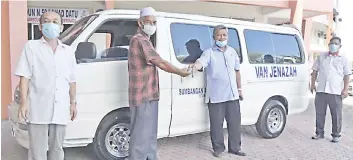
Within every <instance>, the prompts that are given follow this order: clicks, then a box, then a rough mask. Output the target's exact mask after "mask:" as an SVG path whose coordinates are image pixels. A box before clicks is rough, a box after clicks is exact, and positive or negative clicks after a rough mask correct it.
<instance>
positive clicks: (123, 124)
mask: <svg viewBox="0 0 353 160" xmlns="http://www.w3.org/2000/svg"><path fill="white" fill-rule="evenodd" d="M114 131H118V132H116V133H113V132H114ZM129 132H130V112H129V110H128V109H122V110H120V111H113V112H111V113H109V114H108V115H107V116H105V117H104V118H103V120H102V121H101V123H100V124H99V127H98V129H97V131H96V135H95V137H94V140H93V148H94V151H95V153H96V155H97V157H98V158H99V159H100V160H125V159H126V158H127V157H128V153H129V152H128V150H127V152H120V153H121V154H119V153H118V154H115V155H114V154H112V153H113V152H114V151H116V150H114V149H116V148H114V149H112V148H111V146H113V145H115V144H112V143H113V142H111V143H107V142H110V140H109V138H108V137H109V136H108V134H109V135H117V134H118V133H119V138H117V139H124V140H122V142H123V143H120V142H119V143H120V144H125V145H124V146H127V147H128V145H129V143H128V142H129V140H130V133H129ZM120 133H122V134H120ZM107 136H108V137H107ZM127 136H128V137H127ZM111 137H113V136H111ZM120 137H123V138H120ZM114 138H116V136H114ZM111 141H113V140H111ZM114 142H117V141H114ZM126 143H127V144H126ZM120 146H122V145H120ZM114 153H116V152H114ZM123 155H124V156H123Z"/></svg>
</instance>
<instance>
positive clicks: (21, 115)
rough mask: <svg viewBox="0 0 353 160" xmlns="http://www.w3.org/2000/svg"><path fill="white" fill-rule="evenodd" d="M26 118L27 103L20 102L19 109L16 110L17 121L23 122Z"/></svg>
mask: <svg viewBox="0 0 353 160" xmlns="http://www.w3.org/2000/svg"><path fill="white" fill-rule="evenodd" d="M27 118H28V101H21V104H20V108H19V109H18V119H19V120H20V121H21V120H22V121H25V120H26V119H27Z"/></svg>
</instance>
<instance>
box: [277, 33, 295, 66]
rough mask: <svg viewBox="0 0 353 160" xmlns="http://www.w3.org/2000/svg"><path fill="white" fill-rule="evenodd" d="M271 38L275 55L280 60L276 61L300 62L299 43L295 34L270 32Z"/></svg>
mask: <svg viewBox="0 0 353 160" xmlns="http://www.w3.org/2000/svg"><path fill="white" fill-rule="evenodd" d="M272 40H273V45H274V46H275V55H276V56H277V57H278V58H279V60H280V61H279V62H278V63H284V64H288V63H289V64H293V63H302V59H301V53H300V49H299V45H298V42H297V39H296V37H295V36H293V35H284V34H272Z"/></svg>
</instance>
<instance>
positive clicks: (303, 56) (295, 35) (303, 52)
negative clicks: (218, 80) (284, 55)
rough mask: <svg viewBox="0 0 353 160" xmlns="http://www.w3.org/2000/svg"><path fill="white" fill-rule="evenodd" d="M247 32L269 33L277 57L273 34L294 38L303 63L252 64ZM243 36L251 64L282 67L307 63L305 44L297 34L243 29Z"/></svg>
mask: <svg viewBox="0 0 353 160" xmlns="http://www.w3.org/2000/svg"><path fill="white" fill-rule="evenodd" d="M246 31H260V32H267V33H269V34H270V37H271V43H272V46H273V49H274V53H273V54H274V55H275V56H277V54H276V47H275V45H274V43H273V37H272V35H273V34H279V35H290V36H293V37H294V38H295V41H296V42H297V45H298V49H299V54H300V58H301V62H300V63H293V64H284V63H277V61H275V62H276V63H252V62H251V61H250V58H249V52H248V43H247V42H246V41H247V40H246V39H247V38H246ZM243 35H244V41H245V46H246V54H247V56H248V61H249V64H280V65H300V64H304V63H306V59H305V58H306V56H305V50H304V47H303V44H302V43H301V42H302V41H301V40H300V38H299V36H298V35H297V34H289V33H281V32H272V31H265V30H260V29H249V28H247V29H243Z"/></svg>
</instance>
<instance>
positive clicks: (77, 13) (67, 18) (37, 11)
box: [27, 7, 89, 24]
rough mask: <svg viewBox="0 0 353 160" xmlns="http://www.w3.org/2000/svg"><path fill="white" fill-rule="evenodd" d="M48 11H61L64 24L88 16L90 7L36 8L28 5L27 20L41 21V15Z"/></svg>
mask: <svg viewBox="0 0 353 160" xmlns="http://www.w3.org/2000/svg"><path fill="white" fill-rule="evenodd" d="M48 11H54V12H56V13H59V14H60V15H61V17H62V18H63V23H64V24H73V23H75V22H76V21H78V20H79V19H81V18H83V17H85V16H88V15H89V10H88V9H70V8H66V9H63V8H36V7H28V9H27V21H28V23H39V18H40V16H41V15H42V14H43V13H45V12H48Z"/></svg>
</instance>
